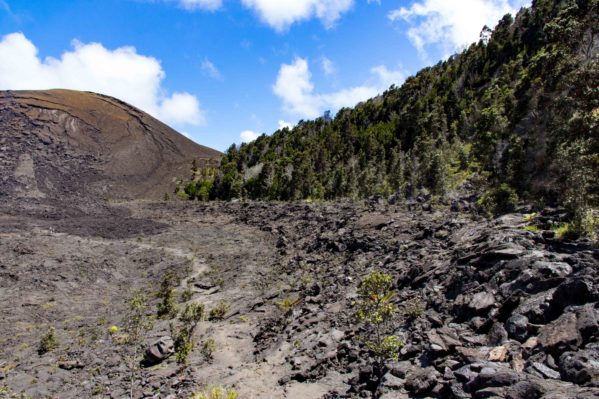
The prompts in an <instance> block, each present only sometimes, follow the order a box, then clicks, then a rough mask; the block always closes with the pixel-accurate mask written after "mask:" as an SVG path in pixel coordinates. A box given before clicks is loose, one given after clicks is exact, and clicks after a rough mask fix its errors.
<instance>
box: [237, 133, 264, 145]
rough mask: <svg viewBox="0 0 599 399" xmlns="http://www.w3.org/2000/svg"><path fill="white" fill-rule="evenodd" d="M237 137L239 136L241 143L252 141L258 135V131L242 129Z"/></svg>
mask: <svg viewBox="0 0 599 399" xmlns="http://www.w3.org/2000/svg"><path fill="white" fill-rule="evenodd" d="M239 137H241V142H242V143H249V142H250V141H254V140H256V139H257V138H258V137H260V133H257V132H254V131H253V130H244V131H243V132H241V134H240V135H239Z"/></svg>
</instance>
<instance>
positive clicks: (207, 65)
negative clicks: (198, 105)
mask: <svg viewBox="0 0 599 399" xmlns="http://www.w3.org/2000/svg"><path fill="white" fill-rule="evenodd" d="M202 71H204V73H205V74H206V75H207V76H209V77H211V78H212V79H217V80H221V79H222V78H223V76H222V75H221V73H220V71H219V70H218V68H217V67H216V65H214V64H213V63H212V61H210V60H209V59H207V58H206V59H204V61H202Z"/></svg>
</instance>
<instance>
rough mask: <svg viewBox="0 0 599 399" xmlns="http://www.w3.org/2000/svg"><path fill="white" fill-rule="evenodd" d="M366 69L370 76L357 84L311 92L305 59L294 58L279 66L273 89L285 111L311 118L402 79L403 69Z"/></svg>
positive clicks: (356, 101) (310, 79)
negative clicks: (289, 62) (323, 91)
mask: <svg viewBox="0 0 599 399" xmlns="http://www.w3.org/2000/svg"><path fill="white" fill-rule="evenodd" d="M370 72H371V75H372V77H371V78H370V79H369V80H368V81H367V82H366V83H365V84H363V85H361V86H357V87H351V88H346V89H342V90H339V91H335V92H331V93H315V92H314V84H313V83H312V74H311V73H310V68H309V66H308V61H307V60H306V59H305V58H296V59H295V60H294V61H293V62H292V63H291V64H283V65H281V68H280V69H279V74H278V76H277V80H276V82H275V84H274V85H273V92H274V93H275V94H276V95H277V96H278V97H279V98H280V99H281V100H282V101H283V108H284V109H285V111H286V112H288V113H289V114H292V115H295V116H298V117H305V118H315V117H318V116H320V115H322V113H323V111H325V110H327V109H329V110H338V109H339V108H342V107H348V106H353V105H356V104H357V103H359V102H361V101H364V100H367V99H369V98H371V97H374V96H376V95H377V94H378V93H380V92H382V91H384V90H385V89H387V88H388V87H389V86H390V85H391V84H400V83H401V82H403V81H404V79H405V75H404V73H403V72H401V71H393V70H389V69H387V67H386V66H383V65H380V66H376V67H374V68H372V69H371V71H370Z"/></svg>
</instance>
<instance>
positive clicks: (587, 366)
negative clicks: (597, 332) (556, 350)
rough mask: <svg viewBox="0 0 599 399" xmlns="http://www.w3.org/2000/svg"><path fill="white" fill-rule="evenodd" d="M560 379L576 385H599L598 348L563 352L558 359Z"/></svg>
mask: <svg viewBox="0 0 599 399" xmlns="http://www.w3.org/2000/svg"><path fill="white" fill-rule="evenodd" d="M559 368H560V372H561V374H562V377H563V378H564V379H565V380H567V381H572V382H574V383H576V384H586V383H588V382H594V385H595V386H598V385H599V348H593V349H585V350H580V351H578V352H564V353H563V354H562V355H561V356H560V358H559Z"/></svg>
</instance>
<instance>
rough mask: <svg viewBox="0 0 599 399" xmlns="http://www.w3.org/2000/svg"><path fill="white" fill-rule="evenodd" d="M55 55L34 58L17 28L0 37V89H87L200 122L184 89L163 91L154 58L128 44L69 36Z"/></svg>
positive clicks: (176, 119) (162, 115)
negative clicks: (67, 43)
mask: <svg viewBox="0 0 599 399" xmlns="http://www.w3.org/2000/svg"><path fill="white" fill-rule="evenodd" d="M72 44H73V49H72V50H70V51H66V52H64V53H63V54H62V55H61V57H60V59H58V58H53V57H47V58H45V59H43V60H42V59H40V57H39V56H38V52H37V48H36V47H35V45H34V44H33V43H32V42H31V41H29V40H28V39H27V38H26V37H25V36H24V35H23V34H22V33H12V34H9V35H6V36H3V37H2V38H1V40H0V89H5V90H19V89H20V90H25V89H30V90H36V89H37V90H42V89H51V88H65V89H73V90H87V91H94V92H98V93H103V94H107V95H110V96H114V97H116V98H119V99H121V100H123V101H126V102H128V103H130V104H132V105H134V106H136V107H138V108H140V109H142V110H144V111H146V112H148V113H150V114H152V115H153V116H155V117H157V118H159V119H161V120H163V121H164V122H166V123H174V124H189V125H201V124H203V123H204V112H203V111H202V109H201V108H200V104H199V101H198V99H197V98H196V97H195V96H193V95H191V94H189V93H173V94H172V95H170V96H168V95H167V94H166V91H165V89H164V88H163V87H162V80H163V79H164V77H165V73H164V71H163V70H162V67H161V65H160V62H159V61H158V60H157V59H155V58H153V57H148V56H144V55H141V54H138V53H137V52H136V50H135V48H133V47H120V48H117V49H115V50H108V49H106V48H105V47H104V46H102V44H99V43H88V44H84V43H81V42H78V41H73V43H72Z"/></svg>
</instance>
